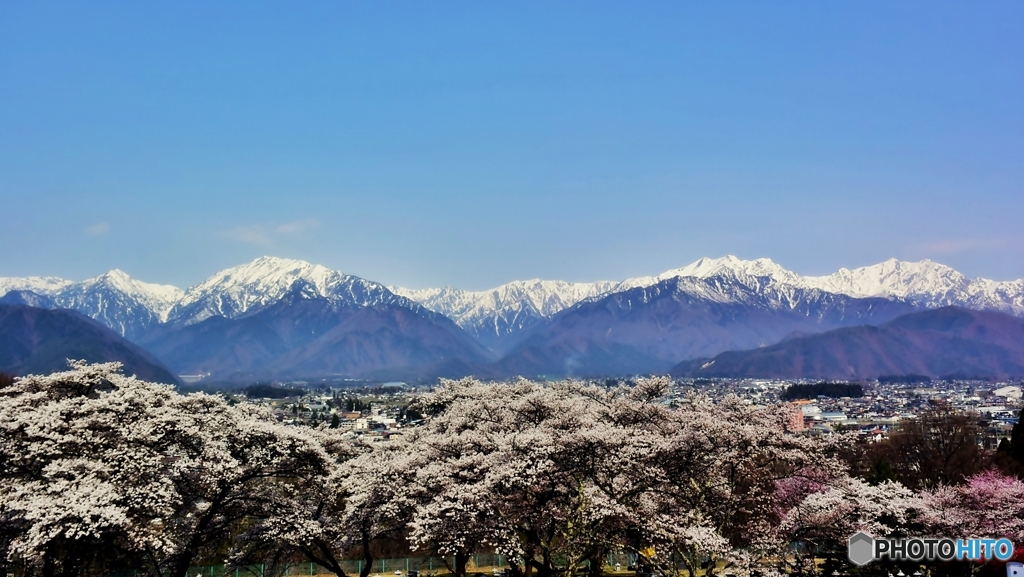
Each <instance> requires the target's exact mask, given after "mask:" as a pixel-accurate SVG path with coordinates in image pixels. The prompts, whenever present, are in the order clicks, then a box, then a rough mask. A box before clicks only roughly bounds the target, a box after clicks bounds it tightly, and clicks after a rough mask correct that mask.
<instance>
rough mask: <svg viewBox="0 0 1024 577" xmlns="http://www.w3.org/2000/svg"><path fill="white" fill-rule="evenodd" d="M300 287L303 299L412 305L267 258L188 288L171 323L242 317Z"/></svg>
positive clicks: (352, 281) (332, 273)
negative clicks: (215, 317) (318, 298)
mask: <svg viewBox="0 0 1024 577" xmlns="http://www.w3.org/2000/svg"><path fill="white" fill-rule="evenodd" d="M297 283H298V284H299V285H303V286H304V289H303V294H307V295H310V296H318V297H323V298H327V299H329V300H332V301H333V302H336V303H341V304H352V305H359V306H371V305H376V304H400V305H405V304H412V303H411V302H409V301H407V300H406V299H401V298H399V297H397V296H395V295H394V294H393V293H391V292H390V291H389V290H387V289H386V288H385V287H384V286H383V285H381V284H379V283H375V282H372V281H367V280H364V279H361V278H359V277H355V276H351V275H346V274H344V273H342V272H341V271H337V270H332V269H329V268H327V267H325V266H321V265H315V264H311V263H308V262H306V261H302V260H293V259H285V258H277V257H270V256H264V257H260V258H258V259H256V260H254V261H252V262H249V263H246V264H243V265H240V266H236V267H232V268H228V269H224V270H222V271H220V272H218V273H216V274H214V275H213V276H211V277H210V278H208V279H206V280H205V281H203V282H202V283H200V284H198V285H196V286H194V287H192V288H190V289H188V291H186V292H185V295H184V296H183V297H182V298H181V299H180V300H179V301H178V303H177V304H176V305H175V306H174V308H173V310H172V311H171V313H170V315H169V320H170V321H172V322H177V323H183V324H193V323H197V322H201V321H203V320H205V319H208V318H210V317H213V316H224V317H227V318H237V317H239V316H241V315H244V314H248V313H253V312H256V311H259V310H262V309H264V308H266V307H268V306H270V305H272V304H274V303H276V302H278V301H280V300H281V299H282V298H284V296H285V295H286V294H288V293H289V292H290V291H292V289H293V287H294V286H296V285H297Z"/></svg>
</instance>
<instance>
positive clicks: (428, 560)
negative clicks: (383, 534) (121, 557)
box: [107, 554, 508, 577]
mask: <svg viewBox="0 0 1024 577" xmlns="http://www.w3.org/2000/svg"><path fill="white" fill-rule="evenodd" d="M448 562H449V563H451V564H454V562H455V561H454V559H452V558H450V557H449V558H448ZM341 567H342V569H343V570H344V571H345V573H346V574H349V575H359V574H360V573H361V572H362V570H363V561H362V560H361V559H353V560H346V561H341ZM505 567H508V561H507V560H506V559H505V556H504V555H495V554H483V555H473V557H472V558H471V559H470V561H469V563H468V564H467V565H466V570H467V572H471V573H472V572H480V571H481V570H485V571H486V572H489V571H493V570H495V569H498V570H500V569H503V568H505ZM409 571H418V572H420V573H426V574H430V573H433V574H435V575H441V574H444V573H448V568H447V566H445V563H444V559H442V558H441V557H400V558H396V559H376V560H374V562H373V565H371V566H370V574H371V575H377V576H378V577H385V576H387V577H390V576H389V575H388V574H391V575H396V574H397V575H402V576H405V575H406V574H408V572H409ZM271 573H273V574H274V575H286V576H289V577H292V576H296V577H297V576H298V575H332V573H330V572H329V571H327V570H326V569H324V568H323V567H321V566H319V565H317V564H315V563H309V562H304V563H292V564H290V565H287V566H286V567H285V568H284V570H283V572H282V570H281V568H280V567H278V568H277V569H276V570H273V571H272V569H271V568H270V567H268V566H265V565H249V566H247V567H228V566H226V565H205V566H196V567H189V570H188V577H269V576H270V575H271ZM142 575H145V573H144V572H140V571H136V570H131V569H128V570H122V571H117V572H116V573H111V574H110V575H108V576H107V577H141V576H142Z"/></svg>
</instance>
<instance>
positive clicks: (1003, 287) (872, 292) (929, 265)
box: [803, 259, 1024, 316]
mask: <svg viewBox="0 0 1024 577" xmlns="http://www.w3.org/2000/svg"><path fill="white" fill-rule="evenodd" d="M803 283H804V285H805V286H809V287H816V288H820V289H822V290H826V291H830V292H835V293H839V294H845V295H850V296H864V297H867V296H882V297H887V298H899V299H903V300H906V301H907V302H910V303H913V304H916V305H920V306H923V307H927V308H936V307H944V306H950V305H956V306H963V307H967V308H971V309H979V310H997V311H1001V312H1006V313H1010V314H1014V315H1017V316H1021V315H1024V280H1015V281H993V280H989V279H984V278H979V279H969V278H967V277H966V276H964V275H963V274H961V273H959V272H957V271H956V270H955V269H953V268H951V267H948V266H946V265H943V264H939V263H936V262H932V261H930V260H922V261H919V262H905V261H899V260H896V259H889V260H887V261H885V262H881V263H878V264H875V265H870V266H865V267H860V268H856V269H853V270H849V269H845V268H842V269H839V271H837V272H835V273H833V274H831V275H828V276H822V277H803Z"/></svg>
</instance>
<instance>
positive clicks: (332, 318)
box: [0, 256, 1024, 380]
mask: <svg viewBox="0 0 1024 577" xmlns="http://www.w3.org/2000/svg"><path fill="white" fill-rule="evenodd" d="M0 295H4V296H3V297H2V298H0V302H6V303H10V304H19V305H29V306H33V307H37V308H43V309H58V308H59V309H71V310H75V311H78V312H80V313H82V314H84V315H86V316H89V317H91V318H93V319H95V320H96V321H98V322H100V323H102V324H103V325H106V326H107V327H109V328H111V329H112V330H113V331H115V332H116V333H119V334H120V335H122V336H124V337H125V338H127V339H128V340H130V341H132V342H133V343H136V344H138V345H140V346H141V347H143V348H144V349H146V350H147V351H149V352H151V353H152V354H153V355H155V357H156V358H159V359H161V361H163V362H164V363H165V364H166V365H167V366H169V367H170V368H171V369H172V370H173V371H174V372H176V373H177V374H207V373H209V374H211V375H213V378H215V379H229V380H245V379H253V378H298V377H311V376H328V375H329V376H341V377H349V378H382V379H383V378H397V379H428V378H432V377H436V376H461V375H465V374H476V375H479V376H484V377H505V376H509V375H515V374H521V375H525V376H538V375H550V376H564V375H581V376H584V375H625V374H636V373H649V372H664V371H667V370H669V369H670V368H672V367H674V366H676V365H677V364H679V363H680V362H685V361H689V360H692V359H697V358H702V359H710V358H712V357H715V355H718V354H720V353H724V352H726V351H734V350H743V349H754V348H759V347H768V346H772V345H776V343H780V341H783V340H784V339H787V338H791V337H793V336H794V335H809V334H817V333H824V334H828V332H829V331H833V330H835V329H845V328H850V327H857V326H881V325H884V324H885V323H887V322H890V321H893V320H894V319H896V318H898V317H901V316H902V315H906V314H908V313H913V312H916V311H921V310H927V309H937V308H940V307H946V306H958V307H962V308H963V309H969V310H981V311H994V312H997V313H1005V314H1008V315H1014V316H1024V280H1016V281H992V280H988V279H969V278H967V277H966V276H964V275H962V274H961V273H959V272H957V271H956V270H954V269H952V268H950V267H947V266H944V265H941V264H938V263H934V262H931V261H927V260H926V261H921V262H905V261H897V260H889V261H885V262H883V263H879V264H877V265H872V266H867V267H862V268H858V269H853V270H848V269H840V270H839V271H837V272H836V273H834V274H831V275H828V276H819V277H813V276H801V275H798V274H796V273H794V272H792V271H789V270H786V269H785V268H783V267H781V266H780V265H778V264H776V263H775V262H773V261H771V260H770V259H757V260H741V259H738V258H736V257H733V256H726V257H723V258H718V259H708V258H704V259H700V260H698V261H696V262H694V263H692V264H690V265H688V266H685V267H682V268H677V269H672V270H669V271H665V272H663V273H661V274H658V275H654V276H649V277H637V278H631V279H625V280H622V281H598V282H591V283H573V282H565V281H557V280H555V281H553V280H539V279H533V280H527V281H515V282H511V283H508V284H505V285H502V286H499V287H495V288H494V289H490V290H486V291H467V290H463V289H458V288H454V287H444V288H430V289H407V288H402V287H388V286H385V285H383V284H380V283H377V282H374V281H370V280H367V279H363V278H360V277H357V276H353V275H348V274H345V273H342V272H340V271H336V270H332V269H329V268H326V267H323V266H320V265H314V264H310V263H307V262H304V261H298V260H290V259H280V258H274V257H262V258H259V259H256V260H254V261H252V262H250V263H247V264H244V265H241V266H237V267H233V268H229V269H225V270H223V271H220V272H218V273H216V274H214V275H213V276H211V277H210V278H208V279H207V280H205V281H203V282H201V283H199V284H197V285H196V286H194V287H191V288H189V289H187V290H181V289H178V288H176V287H173V286H168V285H158V284H150V283H144V282H141V281H138V280H136V279H133V278H131V277H129V276H128V275H127V274H125V273H124V272H122V271H119V270H113V271H110V272H108V273H105V274H103V275H100V276H98V277H95V278H92V279H88V280H85V281H81V282H72V281H68V280H64V279H59V278H54V277H28V278H0ZM780 344H781V343H780ZM705 362H706V360H705ZM716 363H717V361H716ZM0 369H2V367H0ZM679 370H682V369H679Z"/></svg>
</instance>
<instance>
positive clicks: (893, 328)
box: [671, 307, 1024, 380]
mask: <svg viewBox="0 0 1024 577" xmlns="http://www.w3.org/2000/svg"><path fill="white" fill-rule="evenodd" d="M671 374H673V375H675V376H680V377H763V378H779V379H801V378H823V379H841V380H860V379H871V378H878V377H882V376H889V375H925V376H929V377H939V378H990V377H1013V376H1021V375H1024V319H1020V318H1017V317H1012V316H1009V315H1005V314H1001V313H996V312H991V311H972V310H968V309H964V308H960V307H942V308H939V309H932V310H927V311H922V312H916V313H911V314H907V315H903V316H900V317H898V318H896V319H894V320H892V321H889V322H886V323H882V324H881V325H879V326H870V325H862V326H855V327H848V328H842V329H837V330H832V331H828V332H825V333H821V334H816V335H806V336H799V337H795V338H790V339H785V340H783V341H782V342H780V343H777V344H775V345H772V346H769V347H763V348H757V349H752V350H746V351H729V352H725V353H721V354H719V355H716V356H715V357H714V358H711V359H706V358H704V359H695V360H689V361H684V362H682V363H680V364H678V365H676V366H675V367H673V368H672V370H671Z"/></svg>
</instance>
